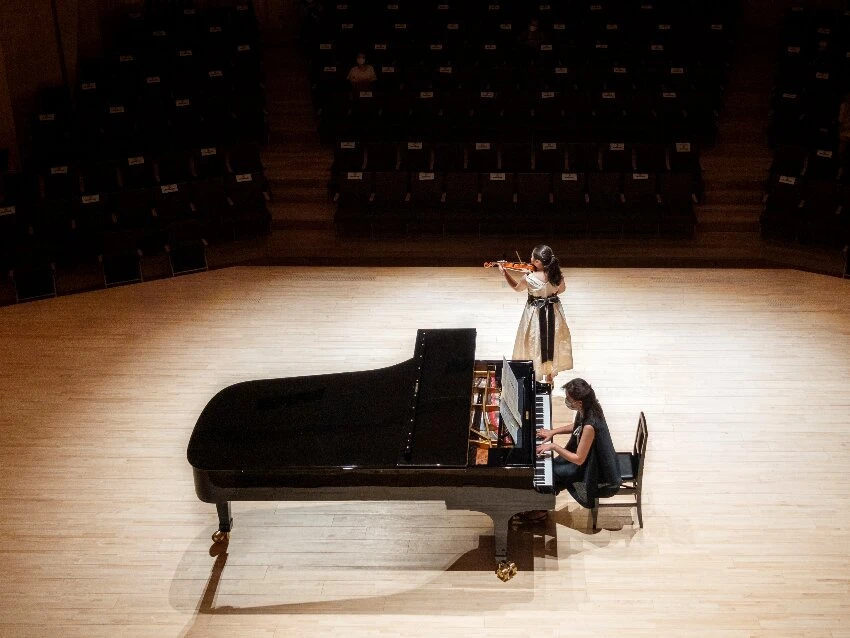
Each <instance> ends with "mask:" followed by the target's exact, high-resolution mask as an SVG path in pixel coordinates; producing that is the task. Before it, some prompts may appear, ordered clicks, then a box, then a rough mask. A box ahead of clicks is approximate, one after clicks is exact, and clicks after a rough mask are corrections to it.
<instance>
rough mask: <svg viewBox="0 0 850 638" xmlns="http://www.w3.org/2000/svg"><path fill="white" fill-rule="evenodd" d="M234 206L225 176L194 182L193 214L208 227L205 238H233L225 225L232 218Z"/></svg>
mask: <svg viewBox="0 0 850 638" xmlns="http://www.w3.org/2000/svg"><path fill="white" fill-rule="evenodd" d="M232 207H233V203H232V202H231V201H230V199H229V198H228V196H227V189H226V188H225V185H224V179H223V178H213V179H207V180H198V181H196V182H194V183H193V184H192V209H193V210H192V216H193V217H194V218H195V219H197V220H198V221H200V222H201V223H203V224H204V226H205V227H206V229H207V231H206V232H205V233H204V234H205V238H207V239H224V238H232V235H230V234H229V232H228V228H227V227H226V225H225V220H227V219H230V218H231V214H230V213H231V208H232Z"/></svg>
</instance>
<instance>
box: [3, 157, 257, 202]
mask: <svg viewBox="0 0 850 638" xmlns="http://www.w3.org/2000/svg"><path fill="white" fill-rule="evenodd" d="M245 173H258V174H262V173H263V164H262V160H261V159H260V152H259V147H258V146H257V145H256V144H241V145H236V146H232V147H229V148H224V147H216V146H210V147H203V148H196V149H193V150H191V151H173V152H170V153H165V154H162V155H159V156H151V155H144V154H140V155H135V154H133V155H130V156H128V157H124V158H122V159H121V160H101V161H91V162H84V163H81V164H55V165H47V166H45V167H44V168H42V169H41V170H40V171H38V172H37V173H34V174H26V173H25V174H17V175H11V176H9V177H8V178H7V180H6V185H5V187H6V193H5V194H4V196H3V197H0V201H6V202H7V203H10V202H12V203H17V204H19V205H23V206H26V205H27V204H30V203H32V202H35V201H36V200H38V199H39V198H46V199H71V198H74V197H79V196H80V195H87V194H91V193H111V192H116V191H121V190H138V189H140V188H149V187H152V186H154V185H158V184H172V183H175V182H190V181H195V180H203V179H210V178H215V177H224V176H226V175H235V174H245Z"/></svg>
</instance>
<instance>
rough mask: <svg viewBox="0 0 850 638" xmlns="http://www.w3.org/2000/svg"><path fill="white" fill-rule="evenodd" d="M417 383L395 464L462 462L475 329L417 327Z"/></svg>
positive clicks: (463, 461)
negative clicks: (422, 328) (426, 328)
mask: <svg viewBox="0 0 850 638" xmlns="http://www.w3.org/2000/svg"><path fill="white" fill-rule="evenodd" d="M413 360H414V362H416V365H417V370H416V381H415V383H414V386H413V388H412V390H413V392H412V394H411V395H410V396H411V400H410V407H411V415H410V417H409V418H408V432H407V435H406V436H405V442H404V446H403V448H402V450H401V454H400V455H399V459H398V463H399V465H417V466H423V465H443V466H445V465H450V466H458V467H463V466H466V464H467V449H468V447H469V445H468V442H469V408H470V401H471V395H472V378H473V374H474V370H475V330H474V329H473V328H468V329H458V330H419V331H418V332H417V334H416V350H415V352H414V354H413Z"/></svg>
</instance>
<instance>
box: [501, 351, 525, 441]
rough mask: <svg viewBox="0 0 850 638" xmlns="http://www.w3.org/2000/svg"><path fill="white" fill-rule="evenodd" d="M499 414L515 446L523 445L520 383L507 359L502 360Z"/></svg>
mask: <svg viewBox="0 0 850 638" xmlns="http://www.w3.org/2000/svg"><path fill="white" fill-rule="evenodd" d="M499 413H500V414H501V416H502V421H504V423H505V427H506V428H508V432H510V433H511V437H512V438H513V440H514V444H515V445H518V446H519V445H521V444H522V437H520V436H519V430H520V428H521V427H522V416H521V413H520V407H519V381H517V378H516V375H515V374H514V371H513V370H511V366H510V365H508V361H507V359H505V358H502V398H501V400H500V401H499Z"/></svg>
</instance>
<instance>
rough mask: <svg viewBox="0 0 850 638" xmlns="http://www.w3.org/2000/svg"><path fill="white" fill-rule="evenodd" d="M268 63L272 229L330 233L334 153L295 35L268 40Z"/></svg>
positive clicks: (268, 171)
mask: <svg viewBox="0 0 850 638" xmlns="http://www.w3.org/2000/svg"><path fill="white" fill-rule="evenodd" d="M266 59H267V62H266V67H267V80H266V93H267V100H268V111H269V126H270V129H271V133H270V141H269V145H268V147H267V148H266V150H265V153H264V155H263V162H264V163H265V166H266V175H267V176H268V178H269V180H270V182H271V186H272V192H273V193H274V200H273V201H272V203H271V205H270V207H269V208H270V210H271V215H272V229H273V230H285V229H310V228H324V229H331V228H333V214H334V207H333V205H332V204H331V203H330V202H329V201H328V187H327V179H328V168H329V167H330V165H331V162H332V160H333V153H332V151H330V150H328V149H325V148H323V147H322V146H321V145H320V144H319V136H318V134H317V133H316V122H315V119H314V116H313V107H312V101H311V97H310V87H309V83H308V79H307V78H308V70H307V64H306V61H305V60H304V57H303V56H302V55H301V54H300V53H299V52H298V44H297V41H296V40H295V39H294V36H291V35H286V34H283V33H281V34H278V35H277V36H276V37H274V38H269V39H267V43H266Z"/></svg>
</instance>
